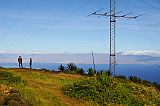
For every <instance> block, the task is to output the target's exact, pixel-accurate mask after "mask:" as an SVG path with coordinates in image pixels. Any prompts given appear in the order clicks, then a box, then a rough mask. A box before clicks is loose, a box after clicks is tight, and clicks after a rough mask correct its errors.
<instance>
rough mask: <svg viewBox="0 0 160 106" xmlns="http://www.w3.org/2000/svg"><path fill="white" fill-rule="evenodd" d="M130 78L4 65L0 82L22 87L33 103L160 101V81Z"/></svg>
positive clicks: (94, 105) (90, 105) (82, 105)
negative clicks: (159, 82) (153, 82)
mask: <svg viewBox="0 0 160 106" xmlns="http://www.w3.org/2000/svg"><path fill="white" fill-rule="evenodd" d="M130 79H134V80H129V79H126V78H125V77H124V76H119V77H116V78H114V79H113V78H110V77H109V76H108V75H107V74H105V73H104V74H102V75H98V74H97V76H84V75H80V74H68V73H67V74H66V73H64V72H61V73H56V72H50V71H43V70H34V69H33V70H31V69H7V68H0V85H6V86H8V87H9V88H8V89H10V87H12V88H16V89H18V90H19V91H20V93H21V95H22V96H23V97H24V98H26V99H27V100H28V101H29V102H30V103H31V104H32V105H33V106H99V105H111V106H112V105H114V106H115V105H117V106H119V105H120V104H121V106H123V105H124V106H126V105H129V106H130V105H133V106H144V105H145V104H146V105H149V106H152V105H153V106H159V105H160V89H159V86H158V85H156V84H151V83H149V82H147V81H145V80H144V81H141V80H140V79H137V80H135V79H136V78H134V77H133V78H130ZM0 87H1V86H0ZM0 89H1V88H0ZM0 91H1V90H0Z"/></svg>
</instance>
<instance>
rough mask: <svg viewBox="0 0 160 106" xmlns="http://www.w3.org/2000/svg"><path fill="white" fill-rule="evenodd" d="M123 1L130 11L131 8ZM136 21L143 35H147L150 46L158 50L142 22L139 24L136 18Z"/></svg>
mask: <svg viewBox="0 0 160 106" xmlns="http://www.w3.org/2000/svg"><path fill="white" fill-rule="evenodd" d="M142 1H143V0H142ZM124 3H125V6H126V7H127V9H128V10H129V11H130V12H132V11H131V9H130V8H129V6H128V4H127V3H126V2H125V0H124ZM136 21H137V23H138V24H139V27H140V29H141V30H142V31H143V32H144V34H145V36H146V37H147V39H148V40H149V41H150V43H151V44H152V46H153V47H154V48H155V49H156V50H159V49H158V46H156V44H155V43H154V41H153V40H152V38H151V37H150V35H149V34H148V32H147V31H146V30H145V28H144V27H143V26H142V24H141V23H140V22H139V21H138V20H136Z"/></svg>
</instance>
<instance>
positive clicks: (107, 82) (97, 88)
mask: <svg viewBox="0 0 160 106" xmlns="http://www.w3.org/2000/svg"><path fill="white" fill-rule="evenodd" d="M63 91H64V93H65V94H66V95H68V96H71V97H74V98H76V99H82V100H84V101H94V102H97V103H99V104H100V105H108V104H113V103H115V104H126V105H130V106H132V105H134V106H137V105H138V106H141V105H143V103H141V102H139V101H138V100H137V99H136V98H134V97H132V95H131V92H130V90H128V89H127V88H126V87H125V86H123V85H121V84H119V83H115V82H113V81H112V77H110V76H108V74H106V73H102V74H101V73H98V74H97V75H96V78H92V79H90V80H82V81H79V82H75V83H73V84H72V85H66V86H64V87H63Z"/></svg>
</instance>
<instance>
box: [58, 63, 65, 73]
mask: <svg viewBox="0 0 160 106" xmlns="http://www.w3.org/2000/svg"><path fill="white" fill-rule="evenodd" d="M58 70H60V71H62V72H63V71H65V67H64V66H63V65H62V64H61V65H60V66H59V67H58Z"/></svg>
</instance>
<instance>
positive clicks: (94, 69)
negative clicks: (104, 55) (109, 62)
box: [91, 51, 96, 74]
mask: <svg viewBox="0 0 160 106" xmlns="http://www.w3.org/2000/svg"><path fill="white" fill-rule="evenodd" d="M91 52H92V62H93V71H94V74H96V66H95V62H94V54H93V51H91Z"/></svg>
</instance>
